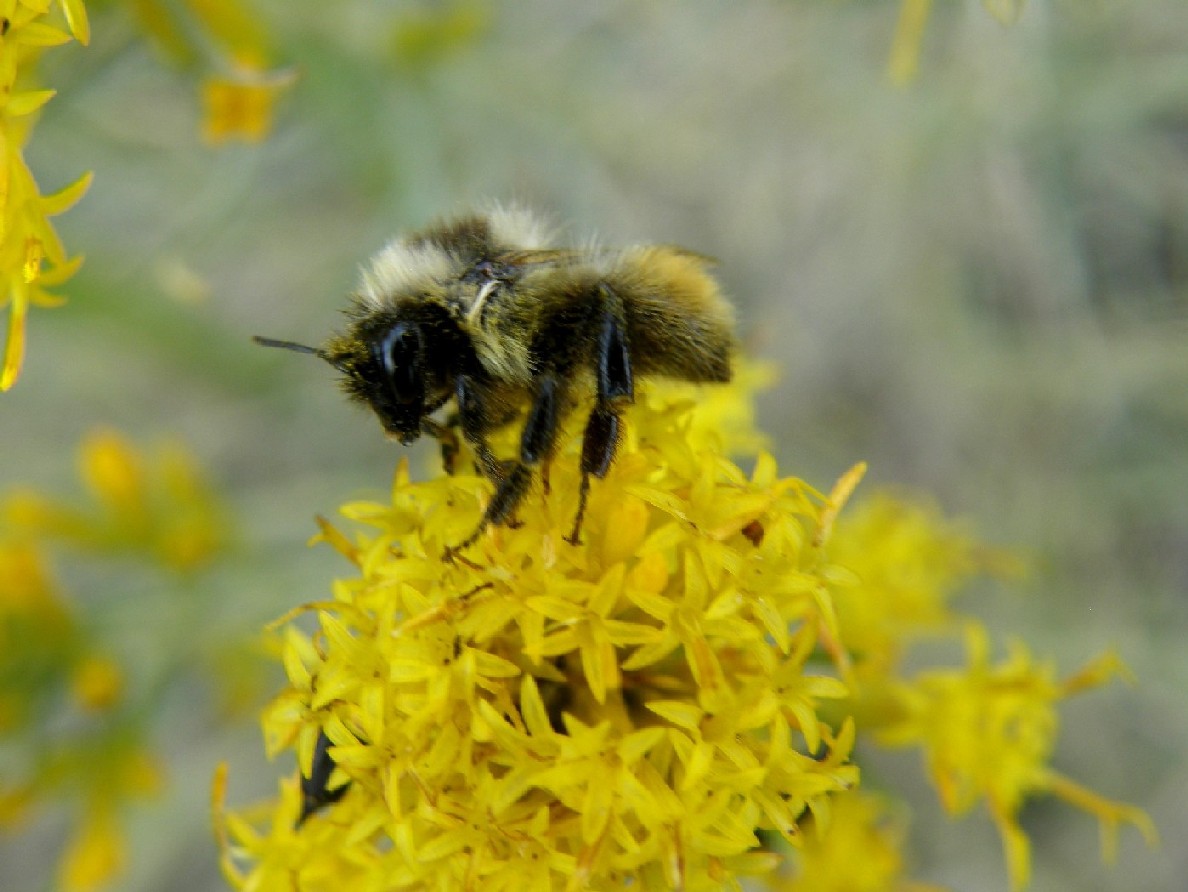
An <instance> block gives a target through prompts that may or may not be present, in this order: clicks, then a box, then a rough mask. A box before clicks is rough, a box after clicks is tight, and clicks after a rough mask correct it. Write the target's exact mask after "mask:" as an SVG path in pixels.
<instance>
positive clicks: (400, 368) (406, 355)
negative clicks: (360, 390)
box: [378, 322, 425, 404]
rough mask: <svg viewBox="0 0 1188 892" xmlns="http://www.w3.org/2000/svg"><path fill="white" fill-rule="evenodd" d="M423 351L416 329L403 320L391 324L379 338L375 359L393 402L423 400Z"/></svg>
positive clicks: (419, 331) (418, 331)
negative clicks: (377, 357)
mask: <svg viewBox="0 0 1188 892" xmlns="http://www.w3.org/2000/svg"><path fill="white" fill-rule="evenodd" d="M423 352H424V345H423V343H422V339H421V330H420V328H418V327H417V326H416V325H409V324H408V323H405V322H400V323H397V324H396V325H393V326H392V328H391V329H390V330H389V331H388V333H387V334H386V335H384V338H383V340H382V341H380V343H379V350H378V353H379V360H380V363H381V364H382V365H383V368H384V377H385V378H386V379H387V381H388V386H389V387H390V388H391V390H392V396H393V397H394V398H395V399H396V402H398V403H405V404H409V403H423V402H424V401H425V380H424V370H423V368H422V365H423V363H422V355H423Z"/></svg>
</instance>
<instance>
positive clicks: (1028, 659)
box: [879, 623, 1155, 889]
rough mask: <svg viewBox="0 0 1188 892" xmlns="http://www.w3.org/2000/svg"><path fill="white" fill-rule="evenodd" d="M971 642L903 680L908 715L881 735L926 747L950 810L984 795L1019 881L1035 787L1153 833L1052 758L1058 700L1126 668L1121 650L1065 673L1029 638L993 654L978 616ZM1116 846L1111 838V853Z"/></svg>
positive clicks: (1110, 823)
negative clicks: (947, 665)
mask: <svg viewBox="0 0 1188 892" xmlns="http://www.w3.org/2000/svg"><path fill="white" fill-rule="evenodd" d="M966 646H967V649H968V653H969V665H968V666H966V667H965V668H962V669H933V670H928V671H924V672H921V673H920V674H919V675H918V676H916V677H915V678H914V679H912V680H911V681H910V682H905V683H903V684H902V685H901V686H900V688H899V697H900V700H901V705H902V709H903V712H902V718H901V719H900V720H899V721H898V722H894V723H891V724H889V725H888V726H887V727H885V728H883V729H882V731H881V732H880V735H879V736H880V739H881V740H882V741H883V742H884V743H887V744H891V745H895V746H907V745H911V746H919V747H920V748H921V750H922V751H923V753H924V758H925V762H926V764H927V766H928V771H929V774H930V775H931V777H932V779H933V782H934V783H935V784H936V787H937V790H938V791H939V793H940V798H941V802H942V803H943V804H944V806H945V808H946V809H947V810H948V811H950V812H951V813H953V814H961V813H963V812H966V811H968V810H969V809H970V808H972V807H973V806H974V805H975V804H977V803H978V802H981V801H984V802H985V803H986V805H987V807H988V808H989V810H990V814H991V815H992V816H993V818H994V821H995V823H996V824H997V826H998V829H999V832H1000V834H1001V836H1002V840H1003V847H1004V850H1005V853H1006V859H1007V867H1008V873H1009V876H1010V880H1011V888H1012V889H1020V888H1022V887H1023V886H1025V885H1026V884H1027V881H1028V879H1029V876H1030V845H1029V843H1028V840H1027V836H1026V834H1024V832H1023V829H1022V828H1021V827H1020V826H1019V822H1018V815H1019V812H1020V810H1021V809H1022V807H1023V804H1024V802H1025V801H1026V800H1027V799H1029V798H1032V797H1034V796H1037V795H1042V794H1052V795H1056V796H1059V797H1061V798H1063V799H1065V800H1066V801H1068V802H1070V803H1072V804H1073V805H1076V806H1078V807H1080V808H1084V809H1085V810H1086V811H1089V812H1090V813H1091V814H1093V815H1095V816H1096V817H1097V818H1098V820H1099V821H1101V822H1102V825H1103V830H1107V831H1109V833H1110V834H1111V835H1112V833H1113V832H1115V831H1116V829H1117V826H1118V825H1119V824H1121V823H1128V824H1132V825H1134V826H1135V827H1137V828H1138V829H1139V830H1140V831H1141V832H1142V833H1143V834H1144V835H1145V836H1146V837H1147V839H1148V841H1150V842H1152V843H1153V842H1154V840H1155V830H1154V827H1153V826H1152V824H1151V822H1150V819H1149V818H1147V816H1146V815H1145V814H1144V813H1143V812H1142V811H1141V810H1139V809H1136V808H1134V807H1132V806H1127V805H1124V804H1122V803H1118V802H1113V801H1111V800H1108V799H1105V798H1103V797H1101V796H1098V795H1097V794H1094V793H1091V792H1090V791H1088V790H1086V789H1084V788H1082V787H1080V786H1079V785H1077V784H1074V783H1073V782H1072V781H1069V780H1068V779H1067V778H1063V777H1062V776H1061V775H1059V774H1058V773H1057V772H1055V771H1054V770H1053V769H1052V768H1051V767H1050V766H1049V764H1048V763H1049V761H1050V759H1051V756H1052V750H1053V748H1054V746H1055V741H1056V734H1057V728H1058V724H1059V719H1058V716H1057V713H1056V704H1057V703H1058V702H1059V701H1060V700H1062V699H1064V698H1065V697H1067V696H1069V695H1070V694H1072V693H1075V692H1078V691H1081V690H1084V689H1086V688H1088V687H1090V686H1095V685H1099V684H1104V683H1105V682H1106V681H1107V680H1108V679H1109V678H1110V677H1111V675H1113V674H1114V673H1116V672H1118V671H1120V670H1121V664H1120V663H1119V661H1118V660H1117V658H1116V657H1114V656H1112V655H1107V656H1106V657H1104V658H1102V659H1101V660H1099V661H1098V662H1097V663H1094V664H1090V666H1087V667H1085V668H1084V669H1082V670H1081V671H1080V672H1078V673H1077V674H1076V675H1074V676H1072V677H1071V678H1070V679H1068V680H1065V681H1060V680H1058V679H1057V678H1056V676H1055V672H1054V670H1053V668H1052V667H1051V666H1050V665H1049V664H1047V663H1041V662H1036V661H1035V660H1034V659H1033V658H1032V656H1031V654H1030V653H1029V652H1028V650H1027V648H1026V647H1024V646H1023V644H1022V643H1018V642H1016V643H1015V644H1013V645H1012V647H1011V649H1010V651H1009V653H1008V655H1007V657H1006V658H1005V659H1004V660H1002V661H1001V662H999V663H992V662H991V661H990V653H989V650H990V649H989V643H988V641H987V639H986V634H985V632H984V631H983V630H982V629H981V628H980V627H979V626H977V625H975V624H972V623H971V624H970V625H969V627H968V629H967V632H966ZM1111 851H1112V844H1110V843H1108V842H1107V847H1106V853H1107V855H1108V854H1109V853H1110V852H1111Z"/></svg>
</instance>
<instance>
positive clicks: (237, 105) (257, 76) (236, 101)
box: [202, 67, 296, 144]
mask: <svg viewBox="0 0 1188 892" xmlns="http://www.w3.org/2000/svg"><path fill="white" fill-rule="evenodd" d="M295 80H296V76H295V74H294V72H292V71H288V72H283V71H282V72H266V71H261V70H258V69H255V68H251V67H241V68H239V69H237V70H236V71H234V72H233V73H232V74H230V75H217V76H214V75H212V76H210V77H207V78H206V80H205V81H204V82H203V85H202V105H203V125H202V134H203V138H205V139H206V141H207V142H209V143H215V144H217V143H222V142H226V141H228V140H230V139H241V140H243V141H245V142H260V141H262V140H263V139H264V138H265V137H267V136H268V134H269V133H271V132H272V118H273V111H274V107H275V105H276V101H277V99H278V98H279V96H280V94H281V93H282V92H284V90H285V89H286V88H288V87H289V86H291V85H292V84H293V82H294V81H295Z"/></svg>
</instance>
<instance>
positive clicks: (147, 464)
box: [0, 429, 227, 572]
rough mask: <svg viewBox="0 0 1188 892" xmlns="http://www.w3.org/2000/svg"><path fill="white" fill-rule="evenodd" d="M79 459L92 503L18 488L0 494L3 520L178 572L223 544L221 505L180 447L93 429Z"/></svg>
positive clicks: (31, 532) (31, 533)
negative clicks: (149, 446) (151, 446)
mask: <svg viewBox="0 0 1188 892" xmlns="http://www.w3.org/2000/svg"><path fill="white" fill-rule="evenodd" d="M78 462H79V476H80V477H82V480H83V482H84V484H85V485H86V487H87V489H88V490H89V491H90V494H91V496H92V499H93V502H94V505H93V506H92V507H90V508H80V507H77V506H76V505H75V504H73V503H72V502H66V501H60V500H57V499H51V498H47V497H45V496H43V495H41V494H39V493H36V492H31V491H16V492H13V493H9V494H8V495H7V496H5V497H4V499H3V500H0V521H3V522H4V524H5V525H6V526H7V527H8V528H9V529H10V530H13V531H16V532H18V533H19V534H20V535H22V536H25V537H32V538H38V539H41V540H46V541H59V542H66V543H71V544H75V545H81V546H84V547H87V548H92V549H97V550H101V551H112V552H118V551H133V552H141V553H145V554H149V555H152V556H153V557H155V558H157V559H158V560H159V561H160V562H161V563H162V564H164V565H165V566H167V567H170V568H172V569H175V570H178V571H182V572H188V571H192V570H195V569H198V568H199V567H201V566H203V565H205V564H207V563H209V562H210V560H211V559H212V558H213V557H214V556H215V555H216V554H217V553H218V552H219V550H220V549H221V548H222V547H223V546H224V545H225V543H226V539H227V523H226V520H225V517H224V512H223V508H222V506H221V505H220V503H219V501H218V499H217V498H216V496H215V493H214V491H213V490H212V488H211V487H210V485H209V484H208V483H207V482H206V481H205V480H204V479H203V477H202V474H201V472H200V471H199V469H198V468H197V466H196V465H195V463H194V460H193V458H192V457H191V456H190V455H189V454H188V453H187V452H186V451H185V450H183V449H181V448H179V447H178V446H177V445H175V444H164V445H161V446H158V447H157V448H156V449H155V450H153V451H152V452H148V451H146V450H141V449H138V448H137V447H136V446H134V445H133V444H132V443H130V442H129V441H128V440H127V439H126V438H125V437H124V436H123V435H122V434H120V433H118V432H116V431H112V430H104V429H98V430H95V431H93V432H91V433H90V434H88V435H87V437H86V439H85V440H84V441H83V443H82V445H81V447H80V448H79V458H78Z"/></svg>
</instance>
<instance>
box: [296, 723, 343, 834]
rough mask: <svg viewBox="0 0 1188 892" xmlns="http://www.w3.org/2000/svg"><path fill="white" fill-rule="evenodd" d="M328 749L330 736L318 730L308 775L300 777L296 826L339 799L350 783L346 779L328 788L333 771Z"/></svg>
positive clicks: (332, 761)
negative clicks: (338, 784) (298, 810)
mask: <svg viewBox="0 0 1188 892" xmlns="http://www.w3.org/2000/svg"><path fill="white" fill-rule="evenodd" d="M329 750H330V738H329V737H327V736H326V732H325V731H319V732H318V741H317V743H316V744H314V754H313V763H312V764H311V765H310V766H309V777H304V776H303V777H302V778H301V814H300V815H298V817H297V824H296V826H297V827H300V826H301V825H302V824H304V823H305V821H306V819H307V818H308V817H309V816H310V815H312V814H313V813H314V812H316V811H319V810H320V809H322V808H325V807H326V806H327V805H333V804H334V803H335V802H337V801H338V800H339V799H341V798H342V797H343V794H344V793H346V791H347V787H349V786H350V785H351V783H350V781H347V782H346V783H345V784H343V785H342V786H341V787H335V788H334V789H333V790H331V789H329V786H328V785H329V783H330V775H332V774H333V773H334V760H333V759H332V758H331V757H330V752H329Z"/></svg>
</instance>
